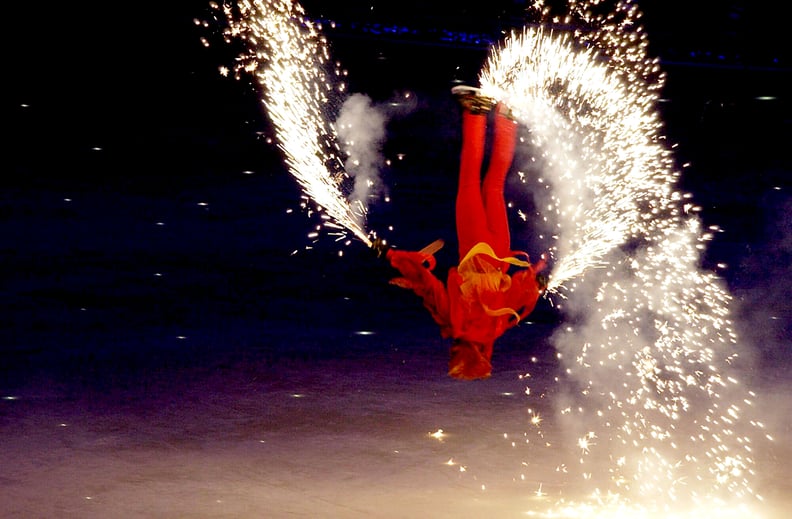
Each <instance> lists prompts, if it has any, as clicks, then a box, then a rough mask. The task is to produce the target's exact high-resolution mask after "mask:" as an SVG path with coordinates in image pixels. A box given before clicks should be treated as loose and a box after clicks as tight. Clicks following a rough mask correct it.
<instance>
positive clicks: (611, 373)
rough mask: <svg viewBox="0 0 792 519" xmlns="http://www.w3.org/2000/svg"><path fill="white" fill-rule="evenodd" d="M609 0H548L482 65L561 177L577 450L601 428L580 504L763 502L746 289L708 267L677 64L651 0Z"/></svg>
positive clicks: (557, 275)
mask: <svg viewBox="0 0 792 519" xmlns="http://www.w3.org/2000/svg"><path fill="white" fill-rule="evenodd" d="M603 5H604V4H603V3H602V2H599V1H591V2H574V1H573V2H569V5H568V11H567V13H565V15H564V16H563V17H556V18H553V17H552V16H551V15H550V12H549V10H548V9H546V8H544V6H543V5H542V3H541V2H537V3H535V8H536V10H537V13H538V14H537V16H538V19H539V20H540V22H541V23H540V24H539V25H538V26H537V27H526V28H525V29H524V30H523V31H522V32H520V33H517V34H512V35H511V36H510V37H509V38H508V39H506V40H505V41H504V42H503V44H502V45H500V46H499V47H497V48H494V49H492V51H491V53H490V57H489V59H488V61H487V63H486V64H485V67H484V69H483V70H482V72H481V74H480V83H481V86H482V88H483V89H484V90H485V92H487V93H489V94H490V95H492V96H493V97H495V98H498V99H502V100H505V101H506V102H507V103H508V104H509V105H510V106H511V108H512V109H513V111H514V112H515V113H516V115H517V117H518V118H519V119H520V120H521V121H522V122H524V123H525V124H526V125H527V127H528V128H529V129H530V131H531V138H530V146H531V149H532V150H533V152H534V153H535V154H538V155H539V156H540V160H541V162H542V165H543V174H544V175H545V176H546V178H545V179H544V180H545V184H546V185H548V189H547V191H548V196H547V198H548V200H547V201H546V203H545V206H544V210H545V211H546V212H547V213H548V214H549V215H550V219H551V220H553V221H554V223H555V228H554V230H553V234H554V236H555V237H556V242H555V243H554V245H553V247H552V253H553V255H554V256H555V257H556V258H557V262H556V265H555V267H554V270H553V272H552V277H551V283H550V286H549V291H550V292H551V293H553V294H556V295H560V296H562V297H564V298H567V299H568V301H567V303H565V306H566V307H567V308H566V311H567V314H568V315H567V320H568V322H570V323H574V325H571V324H570V325H569V326H566V327H565V328H564V329H563V330H562V331H560V332H559V333H557V334H556V336H555V337H554V338H553V341H554V344H555V346H556V348H557V350H558V351H559V353H560V357H561V358H562V359H564V362H566V366H565V367H566V371H567V374H568V378H569V381H568V382H569V383H570V384H571V385H573V386H575V387H576V389H577V392H576V393H575V394H571V395H569V401H570V402H571V403H570V404H569V405H568V406H567V407H566V408H565V409H564V410H563V412H562V413H561V420H563V421H566V422H568V423H566V424H565V427H564V430H569V431H575V433H574V434H573V435H572V436H574V438H570V440H571V441H572V442H576V445H577V447H578V449H577V452H580V451H581V448H580V445H581V441H583V442H584V443H585V447H586V448H585V449H582V453H581V454H580V456H579V466H580V467H581V477H582V480H585V483H586V485H587V487H588V488H589V491H590V494H589V495H590V496H591V497H590V500H591V502H590V503H588V504H585V505H580V507H579V508H575V507H574V506H567V505H565V506H564V510H565V512H564V513H566V514H569V516H572V517H578V516H585V517H593V516H596V514H595V513H594V512H593V509H592V508H591V506H590V505H591V503H594V504H597V505H598V506H599V505H601V506H606V505H607V506H606V508H604V509H605V510H606V511H605V512H604V514H605V516H609V517H610V516H613V514H614V513H615V511H618V510H622V511H625V514H626V515H627V516H635V514H636V513H637V512H636V511H637V510H640V513H639V514H638V515H644V516H645V515H646V513H647V512H648V513H650V515H652V516H654V515H653V514H655V513H661V514H663V515H664V516H667V515H669V514H670V515H675V516H679V517H695V516H699V515H696V514H701V513H702V511H703V510H706V511H707V512H708V513H711V512H713V510H715V509H716V508H718V507H720V508H719V509H721V510H724V507H723V504H724V503H727V502H728V503H735V502H736V503H739V504H741V505H743V506H750V503H751V502H755V501H756V499H757V498H759V499H760V497H759V496H757V495H756V493H755V491H754V490H753V489H752V486H751V481H752V479H753V476H754V460H753V450H754V446H753V441H754V440H753V437H754V433H757V432H759V433H761V429H762V428H763V426H762V424H761V423H760V422H758V421H756V420H753V419H751V418H750V415H751V413H752V412H753V409H752V407H753V400H754V399H755V395H754V394H753V393H752V392H750V391H749V390H748V389H746V388H745V387H743V385H742V384H741V383H740V382H739V381H738V378H739V377H738V375H737V374H736V368H735V367H734V363H736V361H737V357H738V349H739V345H738V338H737V336H736V334H735V332H734V330H733V329H732V323H731V322H730V320H729V302H730V296H729V294H728V292H727V291H726V289H725V288H724V286H723V283H722V282H721V280H720V279H718V278H717V276H716V275H714V274H713V273H710V272H705V271H702V270H701V268H700V266H699V263H700V254H701V251H702V250H703V249H704V248H705V245H706V242H707V241H708V240H709V239H711V234H710V233H709V232H705V231H704V230H703V229H702V228H701V224H700V221H699V219H698V218H697V217H696V215H695V212H696V208H695V207H694V206H693V204H692V203H691V202H690V200H689V198H690V197H689V196H688V195H686V194H683V193H680V192H678V191H675V190H674V184H675V182H676V180H677V177H678V173H677V171H676V170H675V166H674V162H673V157H672V155H671V152H670V151H669V150H668V149H667V148H666V147H665V146H664V142H663V137H662V135H661V130H662V124H661V121H660V118H659V115H658V113H657V110H656V108H655V105H656V103H657V100H658V95H657V92H658V91H659V90H660V88H661V87H662V85H663V81H664V76H663V73H662V71H661V70H660V68H659V66H658V64H657V61H656V60H653V59H650V58H649V57H647V53H646V46H647V38H646V36H645V34H644V33H643V32H642V28H641V26H640V25H639V24H638V18H639V17H640V12H639V11H638V9H637V7H636V6H635V5H634V4H633V3H631V2H620V3H618V4H617V5H616V7H615V8H613V10H612V11H610V12H604V10H603V9H602V8H603ZM597 12H599V13H601V14H595V13H597ZM553 26H558V27H562V29H560V30H554V29H552V27H553ZM570 27H573V29H571V30H570ZM573 410H576V411H573ZM592 435H594V436H595V437H596V438H597V441H596V444H595V445H593V444H590V443H589V442H588V441H587V440H588V439H589V438H591V437H593V436H592ZM573 445H574V444H573ZM574 450H575V449H574V448H570V451H574ZM625 504H628V505H629V506H628V507H627V508H625ZM688 509H690V510H694V511H693V512H691V514H692V515H685V514H684V513H679V511H680V510H688ZM575 510H577V512H575ZM556 512H558V510H556V511H555V512H554V513H556ZM705 515H706V514H705Z"/></svg>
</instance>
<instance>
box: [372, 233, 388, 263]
mask: <svg viewBox="0 0 792 519" xmlns="http://www.w3.org/2000/svg"><path fill="white" fill-rule="evenodd" d="M390 248H391V247H390V245H388V244H387V243H386V242H385V240H383V239H382V238H375V239H374V241H372V242H371V250H372V251H373V252H374V255H375V256H376V257H377V258H383V259H384V258H386V257H387V256H388V251H389V250H390Z"/></svg>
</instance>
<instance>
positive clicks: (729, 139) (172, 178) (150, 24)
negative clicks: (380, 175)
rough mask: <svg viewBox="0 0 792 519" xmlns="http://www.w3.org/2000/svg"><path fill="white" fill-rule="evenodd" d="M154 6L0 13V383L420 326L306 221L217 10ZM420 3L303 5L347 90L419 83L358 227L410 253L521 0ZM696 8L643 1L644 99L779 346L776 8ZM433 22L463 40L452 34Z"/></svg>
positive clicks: (438, 211) (763, 335) (760, 329)
mask: <svg viewBox="0 0 792 519" xmlns="http://www.w3.org/2000/svg"><path fill="white" fill-rule="evenodd" d="M164 4H167V5H135V6H132V7H128V8H123V7H119V6H115V5H110V4H107V3H99V2H83V3H79V4H69V3H61V4H58V5H56V6H47V7H42V6H38V5H36V4H28V3H25V2H15V3H13V5H11V6H9V7H6V8H5V9H6V13H7V18H6V19H7V20H8V23H7V29H6V31H5V33H4V36H3V38H4V40H6V42H5V44H4V48H6V55H7V56H6V60H5V71H4V79H5V80H4V83H5V86H6V89H5V91H6V93H5V94H4V95H3V99H4V103H3V104H4V113H5V115H4V117H3V122H4V123H5V124H4V126H5V132H4V134H5V137H4V138H3V139H4V143H5V146H4V148H5V150H6V152H5V154H4V155H5V157H6V158H7V164H6V167H5V168H3V169H4V173H3V175H2V180H0V182H2V185H0V268H2V271H1V272H0V276H1V277H0V287H2V291H3V297H2V302H0V305H2V306H0V352H2V356H3V359H4V361H3V363H2V365H3V367H2V368H0V370H1V371H0V376H2V377H3V381H2V382H0V386H6V388H7V389H8V390H9V391H10V390H12V389H13V387H15V385H16V384H19V383H21V381H22V380H24V379H25V378H26V377H27V376H28V375H29V373H30V372H39V371H45V372H46V371H48V370H49V371H55V372H59V371H62V372H63V373H64V375H63V376H64V377H71V376H74V372H75V369H77V368H75V363H72V362H64V358H66V359H71V360H74V361H76V364H77V365H79V366H81V368H79V369H78V371H79V370H86V371H85V372H91V369H92V368H91V366H94V367H95V371H96V372H99V371H101V370H102V369H104V368H103V366H106V365H107V364H111V365H118V366H121V367H122V369H123V366H129V367H130V369H131V370H132V371H134V368H135V366H139V367H141V369H147V367H149V366H150V365H151V362H152V360H151V359H154V361H153V362H155V363H159V364H164V365H168V363H175V364H178V363H181V362H187V361H186V360H185V359H189V358H193V359H196V360H194V362H201V360H200V359H202V358H203V357H202V355H203V354H207V355H216V354H218V352H221V351H227V352H231V353H228V355H229V356H232V355H233V356H237V357H240V356H244V355H251V356H257V355H263V356H273V357H279V356H289V355H309V356H311V355H315V356H322V355H337V354H339V349H338V347H337V346H334V345H330V344H324V345H322V346H319V349H318V350H317V349H316V347H315V346H312V347H310V348H308V349H310V350H311V351H309V352H307V353H306V352H302V353H300V351H299V350H300V346H299V344H300V341H292V340H290V337H294V336H295V335H296V336H301V335H303V334H307V335H311V336H322V334H323V333H326V331H327V330H329V329H335V328H338V327H348V328H350V329H361V328H365V327H367V326H375V327H379V328H385V329H388V328H390V329H392V330H393V333H398V330H399V327H400V326H403V323H404V322H414V323H417V324H416V326H418V327H421V326H423V327H425V328H426V330H427V333H429V334H431V333H434V332H433V328H432V325H431V323H430V322H429V321H428V318H427V317H426V316H425V315H424V314H423V310H422V309H421V308H420V307H419V305H417V304H415V301H414V300H412V299H411V298H410V297H409V295H408V294H404V293H402V292H400V291H398V290H395V289H391V287H388V286H387V285H386V281H387V279H388V276H389V275H390V274H389V272H388V271H387V269H385V268H384V267H383V266H381V265H377V264H376V263H375V262H372V261H371V259H370V258H369V256H368V254H367V251H366V250H365V248H364V247H363V246H362V245H360V244H358V243H354V244H352V245H351V246H350V247H348V248H346V249H345V253H344V256H343V257H339V256H338V254H337V251H338V249H339V248H340V247H339V246H338V245H337V244H335V243H333V242H332V241H331V240H329V239H323V240H319V242H317V243H312V241H311V240H310V239H308V238H307V237H306V234H307V233H308V232H310V231H311V230H313V225H314V224H315V222H314V221H313V220H312V219H311V218H310V217H308V216H307V215H306V214H304V213H303V212H301V211H300V210H299V202H300V192H299V189H298V187H297V185H296V183H295V182H294V181H293V179H292V178H291V177H290V176H289V175H288V172H287V171H286V169H285V168H284V166H283V165H282V162H281V157H280V155H279V154H278V152H277V150H276V149H275V147H274V146H272V145H270V144H267V143H266V142H265V139H266V137H267V136H270V135H271V134H272V132H271V129H270V127H269V124H268V121H267V120H266V116H265V114H263V113H262V110H261V106H260V102H259V100H258V92H257V91H256V88H255V85H254V84H253V82H252V81H249V80H242V81H235V80H232V79H228V78H223V77H221V76H220V75H219V74H218V67H219V66H221V65H227V64H228V63H230V62H231V60H232V59H233V56H234V49H233V47H229V46H225V45H223V44H221V43H220V38H219V37H218V31H217V29H216V28H215V27H214V26H211V25H210V27H209V28H203V27H200V26H199V25H197V24H196V23H194V21H195V20H210V19H211V16H212V14H211V13H212V11H211V10H210V9H209V8H208V3H205V2H198V1H190V2H176V3H173V2H166V3H164ZM350 4H353V5H350ZM431 4H432V3H430V2H412V1H404V2H379V1H373V2H367V3H348V2H327V1H317V2H304V6H305V8H306V12H307V13H308V16H309V17H312V18H316V19H319V18H322V19H326V20H335V21H337V22H338V25H337V27H336V28H335V29H330V28H328V29H327V30H326V34H327V36H328V39H329V41H330V45H331V51H332V52H333V55H334V57H335V58H336V59H338V60H339V61H340V62H341V63H342V64H343V65H344V67H345V68H346V69H347V70H348V71H349V83H350V90H351V91H353V92H355V91H356V92H363V93H366V94H368V95H370V96H371V97H372V98H374V99H375V100H379V101H382V100H387V99H389V98H390V97H392V96H393V95H394V93H398V92H403V91H412V92H416V93H417V99H418V100H419V102H418V104H417V106H416V109H415V110H414V111H413V112H412V113H410V114H408V115H407V116H404V117H402V118H397V119H394V120H393V121H392V122H391V125H390V126H389V137H388V144H387V147H386V153H389V154H395V153H398V152H406V153H407V154H408V160H407V161H406V163H405V165H404V166H403V167H402V168H401V169H398V170H394V171H392V172H390V173H389V174H390V175H391V176H390V177H389V178H387V179H386V180H385V182H386V184H387V185H388V187H389V189H390V191H391V195H392V198H393V202H392V203H391V204H389V205H387V206H386V205H379V206H377V205H375V206H374V207H372V214H371V217H370V221H369V223H370V224H371V226H372V227H373V228H384V227H385V226H387V225H389V224H395V230H394V232H393V233H392V235H391V236H390V237H391V238H392V240H393V241H394V242H396V243H398V244H400V245H402V246H403V247H408V248H409V247H418V246H421V245H423V244H425V243H428V241H431V240H433V239H435V238H437V237H446V238H449V237H450V236H452V234H453V229H452V227H451V226H452V225H453V222H452V213H451V208H452V204H453V185H454V178H453V175H451V174H449V172H452V171H455V169H454V168H455V166H454V164H455V162H454V161H455V160H456V150H457V149H458V134H457V133H456V129H455V126H456V125H455V122H456V121H449V120H447V117H446V116H445V115H441V114H447V113H449V109H450V107H451V106H452V103H453V100H452V99H450V96H449V95H448V89H449V87H450V86H451V85H452V84H453V81H455V80H463V81H474V80H475V77H476V74H477V72H478V70H479V68H480V66H481V64H482V62H483V60H484V59H485V57H486V51H487V46H488V41H497V40H498V39H499V38H500V37H501V35H502V31H508V30H510V29H511V28H513V27H520V26H521V25H522V24H523V23H524V16H523V14H522V13H523V10H524V7H525V6H524V4H525V2H519V1H514V2H497V1H496V2H484V3H482V2H457V3H455V6H454V8H453V9H448V8H447V7H440V6H437V5H431ZM688 4H689V2H682V1H678V2H677V1H672V2H668V1H665V2H660V1H647V2H642V3H641V4H640V5H641V7H642V9H643V11H644V12H645V18H644V22H645V25H646V27H647V30H648V33H649V37H650V42H651V44H650V49H651V52H652V53H653V54H655V55H657V56H659V58H660V61H661V65H662V67H663V68H664V70H665V71H666V72H667V75H668V78H667V85H666V88H665V90H664V92H663V94H664V98H665V99H666V102H664V103H662V104H661V105H660V107H659V109H660V110H661V111H662V113H663V118H664V121H665V124H666V128H667V133H668V135H669V137H670V141H671V142H675V143H678V144H679V146H678V148H677V150H676V151H675V156H676V160H677V162H678V164H679V166H680V168H682V166H683V165H687V166H685V167H684V174H683V177H682V180H681V183H682V186H681V187H682V188H683V189H685V190H688V191H691V192H692V193H694V195H695V200H696V201H697V203H699V204H700V205H701V206H702V218H703V220H704V222H705V224H706V225H719V226H720V227H721V228H722V229H723V230H724V232H722V233H719V234H717V235H716V237H715V239H714V241H713V242H712V243H711V247H710V248H709V249H708V251H707V252H706V254H705V258H704V264H705V265H706V266H707V267H708V268H715V267H714V266H715V265H716V264H718V263H726V264H728V268H727V269H725V270H722V271H721V274H722V275H723V276H724V278H725V279H726V281H727V283H728V284H729V286H730V288H731V289H732V290H733V292H734V294H735V298H736V299H737V305H736V308H737V311H738V312H739V315H740V316H741V317H744V318H745V319H746V322H749V323H751V324H752V326H751V327H750V328H751V331H750V334H749V335H751V336H753V335H755V336H756V337H751V339H752V340H755V341H756V342H757V343H758V345H759V346H760V349H762V351H763V352H764V353H763V354H764V355H766V356H768V359H769V360H768V362H770V363H771V364H772V363H773V362H775V361H774V359H776V357H775V355H776V353H777V348H778V347H779V346H780V347H784V348H786V347H787V346H788V344H789V343H788V340H789V337H790V310H789V305H788V302H787V299H786V296H785V292H786V287H788V282H782V281H785V279H786V278H787V277H788V275H789V267H788V265H789V259H790V258H789V254H790V234H789V231H790V228H789V227H790V208H791V207H792V206H790V201H789V188H790V186H789V184H790V171H792V164H791V163H790V157H789V153H788V143H789V142H790V136H792V135H791V134H792V132H790V127H791V125H792V123H791V122H790V121H791V119H790V105H789V103H790V100H789V92H790V89H789V87H790V73H791V71H792V63H790V56H789V45H788V44H786V34H785V27H784V21H783V17H782V16H780V15H779V14H778V13H777V12H776V10H777V7H775V4H774V3H772V2H748V1H731V2H714V1H713V2H705V3H702V2H696V3H695V4H696V7H690V6H688ZM383 27H390V28H393V27H401V28H408V29H410V31H407V32H404V31H400V32H398V31H397V32H396V33H394V32H393V31H390V32H388V31H386V30H384V29H383ZM448 32H453V33H455V34H459V33H466V34H472V35H473V36H472V37H471V39H470V40H469V41H466V42H464V43H460V42H458V41H456V42H449V41H448V38H447V33H448ZM201 37H206V38H208V39H209V40H210V41H211V42H212V43H213V45H211V46H210V47H208V48H206V47H204V46H203V45H202V44H201V41H200V39H201ZM763 96H772V97H773V99H772V100H763V99H762V97H763ZM452 113H453V112H452ZM289 209H293V210H294V211H293V212H291V213H289V212H288V210H289ZM306 246H310V247H311V248H310V249H308V250H306ZM294 251H299V252H297V253H296V254H293V252H294ZM446 253H447V254H448V255H447V256H441V261H442V262H444V263H445V264H446V265H447V264H448V263H449V262H451V261H453V258H452V257H451V252H448V251H445V252H444V254H446ZM441 268H442V267H441ZM771 312H772V315H771ZM537 315H538V316H539V318H540V319H545V320H547V321H548V322H553V320H554V319H557V318H558V316H557V315H555V313H554V312H552V311H551V310H549V309H548V308H546V307H540V309H539V313H538V314H537ZM771 317H773V319H772V320H771ZM753 325H756V326H753ZM142 350H144V351H145V354H144V353H140V352H141V351H142ZM86 378H90V377H89V376H88V375H86Z"/></svg>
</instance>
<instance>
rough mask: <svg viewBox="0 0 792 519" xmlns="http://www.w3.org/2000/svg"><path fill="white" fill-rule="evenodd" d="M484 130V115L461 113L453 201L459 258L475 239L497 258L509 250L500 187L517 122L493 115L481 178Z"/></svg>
mask: <svg viewBox="0 0 792 519" xmlns="http://www.w3.org/2000/svg"><path fill="white" fill-rule="evenodd" d="M486 133H487V115H486V114H483V115H473V114H471V113H470V112H468V111H467V110H466V111H465V112H464V113H463V115H462V154H461V159H460V165H459V188H458V190H457V200H456V226H457V237H458V239H459V259H460V260H461V259H462V258H463V257H464V256H465V254H467V252H468V251H469V250H470V249H471V248H472V247H473V246H474V245H475V244H476V243H479V242H485V243H488V244H489V245H490V246H491V247H492V249H493V250H494V251H495V254H497V255H498V256H500V257H506V256H508V255H509V253H510V250H511V244H510V236H509V220H508V216H507V214H506V202H505V200H504V198H503V188H504V186H505V183H506V174H507V173H508V172H509V168H510V167H511V163H512V159H513V156H514V149H515V146H516V138H517V123H515V122H514V121H511V120H509V119H507V118H506V117H504V116H502V115H500V114H496V115H495V126H494V136H493V141H492V151H491V153H490V158H489V165H488V167H487V172H486V174H485V175H484V182H483V183H482V181H481V166H482V163H483V161H484V147H485V142H486Z"/></svg>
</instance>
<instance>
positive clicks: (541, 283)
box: [536, 272, 550, 293]
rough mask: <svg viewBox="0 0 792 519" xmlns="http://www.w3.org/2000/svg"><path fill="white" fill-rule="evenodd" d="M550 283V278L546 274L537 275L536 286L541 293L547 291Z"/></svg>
mask: <svg viewBox="0 0 792 519" xmlns="http://www.w3.org/2000/svg"><path fill="white" fill-rule="evenodd" d="M549 282H550V278H549V277H548V276H547V275H546V274H542V273H541V272H540V273H538V274H536V285H537V286H538V288H539V292H540V293H541V292H544V291H545V289H547V285H548V283H549Z"/></svg>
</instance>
